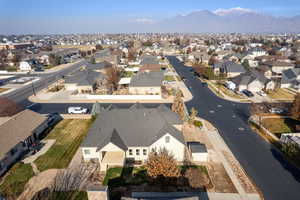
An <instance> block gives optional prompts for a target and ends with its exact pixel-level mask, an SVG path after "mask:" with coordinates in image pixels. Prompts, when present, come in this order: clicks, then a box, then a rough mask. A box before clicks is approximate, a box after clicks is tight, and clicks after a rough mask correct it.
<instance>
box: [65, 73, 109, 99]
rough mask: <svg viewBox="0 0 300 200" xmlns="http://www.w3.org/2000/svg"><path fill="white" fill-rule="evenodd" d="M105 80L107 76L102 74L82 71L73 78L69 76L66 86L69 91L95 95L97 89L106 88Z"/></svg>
mask: <svg viewBox="0 0 300 200" xmlns="http://www.w3.org/2000/svg"><path fill="white" fill-rule="evenodd" d="M105 80H106V79H105V76H104V75H103V74H102V73H101V72H96V71H93V70H87V69H82V70H78V71H76V72H75V73H74V74H73V75H71V76H67V77H66V78H65V83H64V86H65V89H66V90H69V91H77V92H78V93H94V92H95V90H96V89H98V88H101V87H102V88H103V87H105ZM103 89H104V88H103Z"/></svg>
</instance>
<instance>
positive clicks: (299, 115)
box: [290, 93, 300, 120]
mask: <svg viewBox="0 0 300 200" xmlns="http://www.w3.org/2000/svg"><path fill="white" fill-rule="evenodd" d="M290 114H291V116H292V118H294V119H295V120H299V119H300V93H297V95H296V96H295V99H294V102H293V105H292V106H291V109H290Z"/></svg>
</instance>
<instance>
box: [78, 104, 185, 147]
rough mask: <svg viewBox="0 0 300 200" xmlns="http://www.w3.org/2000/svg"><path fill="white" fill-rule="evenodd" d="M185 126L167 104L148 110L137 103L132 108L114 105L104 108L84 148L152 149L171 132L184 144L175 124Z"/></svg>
mask: <svg viewBox="0 0 300 200" xmlns="http://www.w3.org/2000/svg"><path fill="white" fill-rule="evenodd" d="M180 123H182V122H181V120H180V119H179V116H178V115H177V114H176V113H174V112H172V111H171V110H170V109H168V108H167V107H165V105H160V106H159V107H157V108H145V107H143V106H142V105H140V104H135V105H133V106H132V107H130V108H129V109H122V108H118V107H115V106H112V107H110V108H108V109H103V110H102V111H101V112H100V114H99V116H98V118H97V119H96V120H95V122H94V124H93V125H92V127H91V128H90V130H89V132H88V135H87V137H86V139H85V140H84V142H83V143H82V145H81V146H83V147H94V146H96V147H98V148H101V147H103V146H104V145H106V144H107V143H108V142H109V141H111V142H113V143H114V144H116V145H118V146H119V147H120V148H122V149H125V148H126V147H132V146H149V145H150V144H152V143H153V142H155V141H156V140H157V139H159V138H160V137H161V136H163V135H164V134H166V133H169V134H170V135H172V136H173V137H175V138H176V139H177V140H178V141H180V142H182V143H184V138H183V136H182V134H181V132H180V131H179V130H177V129H176V128H175V127H174V126H173V124H180Z"/></svg>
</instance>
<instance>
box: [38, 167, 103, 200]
mask: <svg viewBox="0 0 300 200" xmlns="http://www.w3.org/2000/svg"><path fill="white" fill-rule="evenodd" d="M93 172H94V170H91V169H90V168H89V167H88V166H86V165H81V166H79V167H76V168H67V169H63V170H60V171H59V172H58V173H57V175H56V176H55V178H54V180H53V182H52V184H51V185H50V186H49V187H48V188H45V189H43V190H42V191H39V192H37V193H36V194H35V195H34V197H33V198H32V200H38V199H44V200H52V199H53V200H54V199H73V195H74V193H73V192H76V191H85V190H86V185H87V183H88V179H89V178H90V176H91V174H92V173H93ZM99 184H100V183H99Z"/></svg>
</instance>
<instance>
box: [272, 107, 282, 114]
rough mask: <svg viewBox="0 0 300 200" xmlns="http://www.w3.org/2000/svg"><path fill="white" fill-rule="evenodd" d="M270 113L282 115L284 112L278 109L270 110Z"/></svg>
mask: <svg viewBox="0 0 300 200" xmlns="http://www.w3.org/2000/svg"><path fill="white" fill-rule="evenodd" d="M269 112H270V113H274V114H282V113H284V110H283V109H280V108H271V109H270V110H269Z"/></svg>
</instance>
